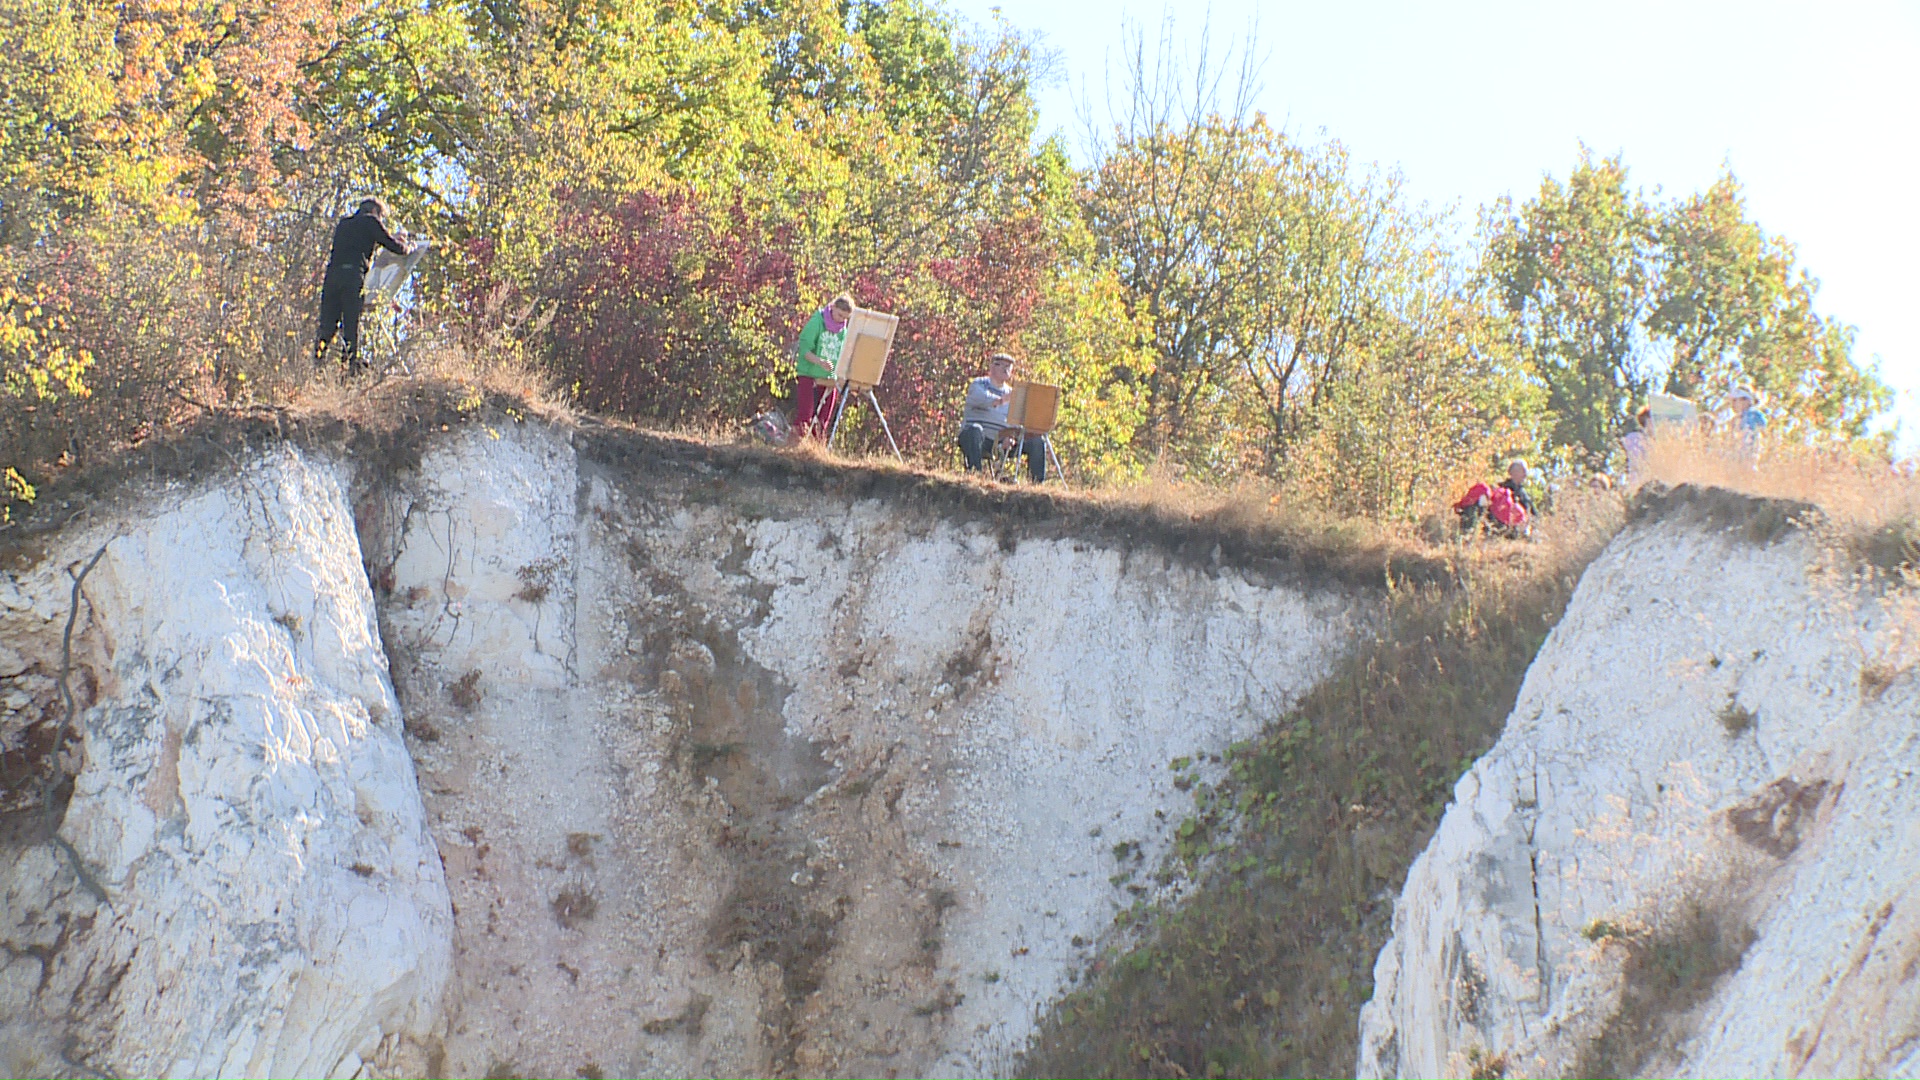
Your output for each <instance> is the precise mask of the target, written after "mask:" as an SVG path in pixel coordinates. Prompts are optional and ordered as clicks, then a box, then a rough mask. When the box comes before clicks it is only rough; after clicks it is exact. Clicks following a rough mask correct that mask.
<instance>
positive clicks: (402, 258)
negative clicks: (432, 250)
mask: <svg viewBox="0 0 1920 1080" xmlns="http://www.w3.org/2000/svg"><path fill="white" fill-rule="evenodd" d="M428 246H429V245H428V244H427V241H425V240H416V241H414V245H413V250H412V251H410V252H408V253H407V254H405V255H395V254H394V253H393V252H391V251H388V250H387V249H386V248H381V249H380V250H378V251H376V252H374V253H373V266H372V268H371V269H369V270H368V271H367V281H366V294H367V295H368V296H376V297H377V296H383V295H384V296H394V295H396V294H398V293H399V292H400V287H401V286H403V285H405V284H406V283H407V279H408V278H410V277H412V276H413V271H414V268H415V267H417V266H419V265H420V260H422V259H424V258H426V257H427V247H428Z"/></svg>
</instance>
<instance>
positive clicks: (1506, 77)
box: [948, 0, 1920, 454]
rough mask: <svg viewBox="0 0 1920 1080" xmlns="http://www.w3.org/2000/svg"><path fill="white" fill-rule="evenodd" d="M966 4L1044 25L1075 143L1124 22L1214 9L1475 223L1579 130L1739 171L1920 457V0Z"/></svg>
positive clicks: (1303, 97) (1110, 66)
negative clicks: (1870, 366) (1479, 212)
mask: <svg viewBox="0 0 1920 1080" xmlns="http://www.w3.org/2000/svg"><path fill="white" fill-rule="evenodd" d="M948 3H949V6H950V7H951V8H952V9H953V10H954V11H956V12H957V13H959V14H960V15H961V16H962V17H964V18H967V19H971V20H972V21H974V22H976V23H981V24H986V23H988V22H990V21H991V19H992V18H993V13H994V12H995V11H996V10H997V11H999V12H1001V13H1002V15H1003V16H1004V17H1005V19H1006V20H1007V21H1008V22H1009V23H1011V24H1012V25H1013V26H1015V27H1018V28H1019V29H1022V30H1026V31H1036V32H1038V34H1039V35H1040V37H1041V44H1042V45H1043V47H1045V48H1048V49H1050V50H1052V51H1053V52H1054V53H1055V54H1056V57H1057V60H1058V62H1059V63H1058V69H1059V73H1060V76H1061V77H1060V78H1059V79H1058V80H1057V81H1056V83H1055V84H1054V85H1053V86H1051V87H1049V88H1047V89H1045V90H1043V91H1042V93H1041V95H1040V109H1041V117H1040V120H1041V128H1042V131H1043V132H1046V131H1052V130H1058V131H1061V132H1062V133H1064V134H1065V135H1066V136H1067V138H1068V142H1069V145H1071V146H1074V147H1075V148H1076V150H1077V149H1078V147H1079V145H1080V142H1081V131H1082V128H1081V126H1080V123H1079V120H1078V114H1077V109H1076V103H1077V102H1078V101H1079V100H1081V99H1082V98H1084V97H1089V96H1090V97H1091V99H1092V102H1093V104H1094V107H1095V115H1096V116H1104V101H1105V72H1106V71H1107V70H1111V71H1112V72H1113V74H1114V76H1115V78H1116V80H1117V79H1118V77H1119V76H1120V74H1121V52H1120V50H1121V44H1122V41H1123V38H1122V35H1121V22H1122V19H1130V20H1132V21H1133V22H1134V23H1135V24H1144V25H1145V28H1146V31H1147V34H1148V45H1149V47H1150V48H1151V46H1152V44H1153V42H1154V40H1155V38H1156V37H1157V35H1158V32H1159V27H1160V25H1161V22H1162V20H1163V19H1169V20H1171V23H1172V26H1173V28H1174V34H1175V36H1176V38H1177V39H1180V40H1183V41H1187V42H1195V41H1197V40H1198V37H1199V34H1200V30H1201V28H1202V27H1203V26H1204V25H1206V24H1207V23H1208V22H1209V18H1210V19H1211V26H1212V38H1213V47H1214V50H1215V51H1216V52H1218V51H1219V50H1220V49H1221V48H1222V47H1223V46H1227V45H1238V44H1241V43H1244V41H1245V40H1246V39H1247V37H1248V29H1249V27H1253V26H1257V43H1258V48H1257V53H1258V54H1259V55H1261V56H1262V57H1264V60H1265V63H1264V66H1263V67H1262V70H1261V78H1260V81H1261V91H1260V93H1259V96H1258V98H1257V101H1256V104H1257V107H1258V108H1260V109H1261V110H1262V111H1264V112H1266V113H1267V115H1268V116H1269V117H1270V118H1272V119H1274V120H1275V121H1276V122H1280V123H1283V124H1284V125H1285V127H1286V129H1287V130H1288V131H1289V132H1290V133H1293V134H1296V135H1304V136H1309V137H1311V136H1316V135H1318V133H1319V132H1320V131H1321V130H1322V129H1324V131H1325V132H1326V134H1328V135H1331V136H1332V137H1334V138H1337V139H1339V140H1340V141H1342V142H1344V143H1345V144H1346V145H1347V146H1348V148H1349V149H1350V150H1352V151H1353V152H1354V154H1355V156H1356V157H1358V158H1360V159H1362V160H1372V161H1378V162H1381V163H1383V164H1386V165H1391V166H1398V167H1399V168H1400V169H1401V170H1402V171H1403V172H1404V173H1405V174H1406V177H1407V182H1408V187H1409V189H1410V190H1411V192H1412V193H1413V195H1414V196H1415V197H1416V198H1418V199H1424V200H1426V201H1428V202H1431V203H1434V204H1436V205H1444V204H1449V203H1453V204H1457V205H1458V206H1459V207H1460V209H1461V215H1462V219H1463V220H1466V221H1471V219H1472V215H1473V211H1474V208H1475V207H1477V206H1478V205H1480V204H1482V203H1485V202H1488V201H1490V200H1492V199H1494V198H1496V197H1498V196H1500V195H1502V194H1507V193H1512V194H1513V195H1515V196H1516V197H1518V198H1525V197H1526V196H1528V195H1530V194H1531V193H1532V192H1533V191H1534V190H1535V189H1536V188H1537V187H1538V186H1539V183H1540V178H1541V175H1542V174H1543V173H1546V172H1551V173H1553V174H1554V175H1556V176H1560V177H1563V178H1564V177H1565V176H1566V175H1567V173H1568V171H1569V170H1570V169H1571V168H1572V166H1573V163H1574V161H1575V160H1576V159H1577V157H1578V154H1579V144H1580V143H1581V142H1582V141H1584V142H1586V144H1587V145H1588V146H1591V147H1592V148H1593V149H1594V150H1595V152H1596V153H1599V154H1602V155H1606V154H1612V153H1614V152H1616V151H1618V152H1622V153H1624V155H1625V160H1626V164H1627V167H1628V170H1629V176H1630V178H1631V179H1632V181H1633V182H1634V183H1636V184H1638V185H1641V186H1645V187H1647V188H1654V187H1658V188H1661V189H1663V190H1664V191H1665V192H1666V193H1667V194H1669V195H1676V194H1684V193H1690V192H1693V191H1697V190H1699V189H1701V188H1704V187H1706V186H1707V185H1708V184H1709V183H1711V182H1712V180H1713V178H1714V176H1715V175H1716V173H1717V172H1718V170H1719V168H1720V165H1721V163H1722V162H1723V161H1724V162H1727V163H1729V164H1731V166H1732V167H1733V171H1734V174H1735V175H1736V176H1738V177H1739V178H1740V180H1741V182H1742V183H1744V184H1745V186H1746V191H1747V204H1748V210H1749V212H1750V213H1751V214H1752V215H1753V217H1754V218H1755V220H1757V221H1759V222H1760V224H1761V226H1762V227H1763V228H1765V229H1766V230H1767V231H1769V232H1771V233H1774V234H1776V235H1780V236H1784V237H1786V238H1787V239H1789V240H1791V241H1793V242H1794V243H1795V244H1796V245H1797V247H1798V249H1799V253H1800V260H1801V264H1802V265H1803V266H1805V267H1807V268H1808V269H1809V270H1810V271H1811V272H1812V273H1813V275H1814V276H1815V277H1817V278H1818V279H1819V280H1820V282H1821V289H1820V299H1819V305H1818V306H1819V310H1820V311H1821V312H1822V313H1823V314H1825V315H1827V316H1829V317H1833V318H1838V319H1841V320H1843V321H1845V322H1849V323H1852V324H1853V325H1855V326H1857V327H1858V328H1859V330H1860V334H1859V338H1858V339H1857V341H1856V345H1855V355H1856V356H1857V357H1859V358H1860V359H1862V360H1863V361H1865V362H1868V363H1871V362H1872V361H1873V358H1874V357H1876V356H1877V357H1878V358H1879V365H1880V371H1881V376H1882V378H1884V379H1885V380H1886V381H1887V382H1888V383H1890V384H1892V385H1893V386H1894V388H1895V389H1896V391H1897V393H1898V398H1897V400H1896V403H1895V413H1896V416H1897V417H1898V419H1899V420H1900V423H1901V428H1902V431H1901V440H1900V445H1901V448H1902V450H1903V452H1905V453H1909V454H1911V453H1914V452H1915V451H1916V450H1920V320H1916V319H1915V317H1914V314H1913V309H1914V296H1915V293H1916V291H1917V290H1920V269H1916V268H1917V267H1920V0H1880V2H1858V3H1853V2H1835V0H1828V2H1824V3H1797V4H1785V3H1771V2H1754V0H1746V2H1741V3H1677V2H1666V3H1652V2H1644V0H1610V2H1608V3H1595V2H1591V0H1588V2H1581V3H1551V2H1546V0H1533V2H1485V3H1450V4H1440V3H1416V2H1408V3H1378V2H1372V3H1369V2H1355V0H1340V2H1337V3H1330V2H1327V0H1319V2H1305V3H1293V2H1287V3H1281V2H1273V0H1268V2H1264V3H1263V2H1259V0H1213V2H1212V5H1211V10H1210V11H1209V8H1208V6H1207V4H1206V3H1205V2H1204V0H1203V2H1200V3H1189V4H1182V5H1177V6H1171V7H1169V6H1167V5H1166V4H1165V3H1164V2H1163V0H1046V2H1045V3H1040V4H1012V3H1006V4H1001V3H995V2H994V0H948Z"/></svg>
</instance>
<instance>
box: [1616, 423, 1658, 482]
mask: <svg viewBox="0 0 1920 1080" xmlns="http://www.w3.org/2000/svg"><path fill="white" fill-rule="evenodd" d="M1620 448H1621V449H1622V450H1625V451H1626V452H1627V483H1628V484H1629V485H1637V484H1639V483H1640V481H1641V480H1642V479H1644V478H1645V477H1646V475H1647V458H1648V455H1650V454H1652V453H1653V406H1651V405H1642V406H1640V411H1639V412H1637V413H1634V414H1633V430H1632V431H1629V432H1627V433H1626V434H1625V435H1622V436H1620Z"/></svg>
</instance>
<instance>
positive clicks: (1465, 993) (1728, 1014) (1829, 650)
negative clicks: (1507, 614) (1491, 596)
mask: <svg viewBox="0 0 1920 1080" xmlns="http://www.w3.org/2000/svg"><path fill="white" fill-rule="evenodd" d="M1788 516H1789V515H1787V514H1786V513H1784V512H1783V510H1782V508H1781V507H1779V506H1778V505H1774V504H1764V503H1754V502H1749V501H1746V500H1741V499H1737V498H1734V497H1730V496H1717V495H1713V494H1702V493H1698V492H1690V491H1689V490H1688V489H1681V491H1680V492H1677V493H1675V494H1674V495H1671V496H1668V497H1667V498H1666V499H1665V500H1664V501H1658V502H1655V503H1654V504H1653V505H1652V507H1651V509H1650V512H1649V513H1647V514H1646V515H1644V516H1643V517H1642V519H1641V520H1640V521H1639V522H1638V523H1636V524H1633V525H1630V526H1629V528H1628V529H1627V531H1626V532H1625V533H1624V534H1622V535H1621V536H1620V537H1619V538H1617V539H1616V540H1615V541H1614V543H1613V544H1612V545H1611V546H1610V547H1609V548H1608V549H1607V551H1606V552H1605V553H1604V554H1603V555H1602V556H1601V558H1600V559H1599V560H1598V561H1597V562H1595V563H1594V564H1593V565H1592V566H1591V567H1590V568H1589V569H1588V570H1587V572H1586V575H1585V577H1584V578H1583V579H1582V581H1581V583H1580V586H1579V589H1578V591H1577V592H1576V594H1575V596H1574V598H1573V601H1572V603H1571V605H1570V606H1569V608H1568V610H1567V612H1566V615H1565V617H1564V618H1563V619H1562V620H1561V622H1560V624H1559V626H1558V627H1557V628H1556V629H1555V630H1554V632H1553V634H1552V636H1551V637H1550V638H1549V639H1548V641H1547V643H1546V645H1545V646H1544V647H1543V648H1542V650H1541V652H1540V655H1539V657H1538V658H1537V660H1536V661H1535V662H1534V664H1533V667H1532V669H1531V670H1530V671H1529V673H1528V675H1527V679H1526V682H1525V685H1524V687H1523V688H1522V690H1521V692H1520V695H1519V699H1518V701H1517V703H1516V705H1515V708H1514V712H1513V716H1512V719H1511V720H1510V721H1509V723H1508V726H1507V730H1506V732H1505V734H1504V735H1503V736H1502V738H1501V739H1500V741H1499V743H1498V745H1497V746H1495V748H1494V749H1493V750H1492V752H1490V753H1489V754H1487V755H1486V757H1484V758H1483V759H1482V760H1481V761H1479V762H1478V763H1477V764H1476V765H1474V767H1473V768H1472V770H1471V771H1470V772H1469V773H1468V774H1467V775H1466V776H1465V777H1464V778H1463V779H1462V780H1461V781H1460V784H1459V786H1458V788H1457V790H1456V793H1455V803H1454V805H1453V806H1452V807H1451V808H1450V809H1449V810H1448V811H1447V814H1446V816H1445V818H1444V819H1443V821H1442V823H1441V825H1440V828H1439V830H1438V832H1437V833H1436V835H1435V836H1434V838H1433V840H1432V843H1431V844H1430V846H1429V847H1428V848H1427V850H1426V852H1425V853H1424V854H1423V855H1421V856H1420V858H1419V859H1418V860H1417V861H1416V862H1415V864H1414V866H1413V868H1412V871H1411V873H1410V875H1409V877H1408V880H1407V883H1406V887H1405V889H1404V891H1403V893H1402V894H1401V897H1400V900H1399V903H1398V905H1397V908H1396V911H1395V916H1394V936H1393V938H1392V940H1391V941H1390V942H1389V943H1388V945H1387V947H1386V948H1385V949H1384V950H1383V951H1382V952H1381V955H1380V959H1379V962H1378V965H1377V967H1376V969H1375V980H1376V987H1375V992H1374V998H1373V1001H1372V1003H1371V1004H1370V1005H1368V1006H1367V1008H1366V1010H1365V1012H1364V1014H1363V1018H1362V1030H1361V1045H1360V1056H1359V1062H1358V1069H1359V1073H1360V1075H1362V1076H1443V1075H1445V1076H1454V1075H1468V1074H1479V1075H1498V1074H1501V1073H1504V1074H1505V1075H1509V1076H1515V1075H1537V1076H1559V1075H1602V1076H1618V1075H1663V1076H1729V1075H1732V1076H1766V1075H1878V1074H1891V1075H1912V1074H1914V1073H1915V1072H1916V1071H1920V981H1917V980H1915V979H1914V974H1915V971H1916V967H1920V894H1916V888H1917V887H1920V878H1917V877H1916V868H1917V867H1920V833H1916V831H1915V830H1914V829H1913V828H1912V823H1913V822H1914V821H1916V820H1920V783H1916V781H1915V780H1914V778H1913V772H1914V769H1915V766H1916V765H1920V730H1916V728H1915V724H1914V718H1915V716H1916V712H1917V711H1920V694H1917V693H1916V690H1915V686H1914V682H1913V679H1912V677H1911V674H1910V673H1911V669H1912V667H1913V664H1914V660H1915V654H1914V649H1913V645H1914V641H1915V634H1916V632H1917V631H1920V623H1916V622H1915V621H1914V620H1915V617H1916V611H1915V610H1914V608H1913V601H1912V597H1911V594H1903V593H1900V592H1896V591H1887V590H1884V589H1880V588H1876V587H1871V586H1869V585H1867V584H1863V583H1862V582H1861V581H1860V580H1859V579H1858V578H1856V577H1852V576H1850V571H1849V570H1848V569H1847V567H1848V566H1849V565H1850V564H1849V563H1848V562H1847V561H1846V560H1845V559H1844V558H1836V557H1835V556H1833V555H1832V554H1831V553H1826V552H1823V551H1822V550H1820V548H1819V546H1818V545H1817V544H1816V543H1815V541H1814V538H1813V537H1811V536H1810V535H1809V534H1808V533H1806V532H1803V531H1801V530H1799V529H1797V528H1794V527H1792V526H1791V525H1790V524H1789V523H1788V521H1787V520H1786V519H1787V518H1788ZM1823 568H1825V569H1824V570H1823Z"/></svg>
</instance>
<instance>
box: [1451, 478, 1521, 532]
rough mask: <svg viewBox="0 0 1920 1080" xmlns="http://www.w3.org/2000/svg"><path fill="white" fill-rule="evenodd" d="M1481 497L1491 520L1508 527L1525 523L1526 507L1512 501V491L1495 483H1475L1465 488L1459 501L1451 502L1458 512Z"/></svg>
mask: <svg viewBox="0 0 1920 1080" xmlns="http://www.w3.org/2000/svg"><path fill="white" fill-rule="evenodd" d="M1481 499H1485V500H1487V513H1488V514H1490V515H1491V516H1492V517H1493V520H1495V521H1497V522H1499V523H1500V524H1502V525H1505V526H1506V527H1507V528H1509V529H1517V528H1519V527H1520V526H1522V525H1525V524H1526V523H1527V508H1526V507H1524V506H1521V505H1520V504H1519V503H1517V502H1515V501H1514V498H1513V492H1511V491H1508V490H1507V489H1506V488H1503V487H1500V486H1499V485H1497V484H1475V485H1473V486H1472V487H1470V488H1468V489H1467V493H1466V494H1465V495H1463V496H1461V497H1460V501H1459V502H1457V503H1454V504H1453V509H1454V510H1455V511H1456V512H1458V511H1462V510H1465V509H1467V508H1468V507H1471V506H1474V505H1475V504H1477V503H1479V501H1480V500H1481Z"/></svg>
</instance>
